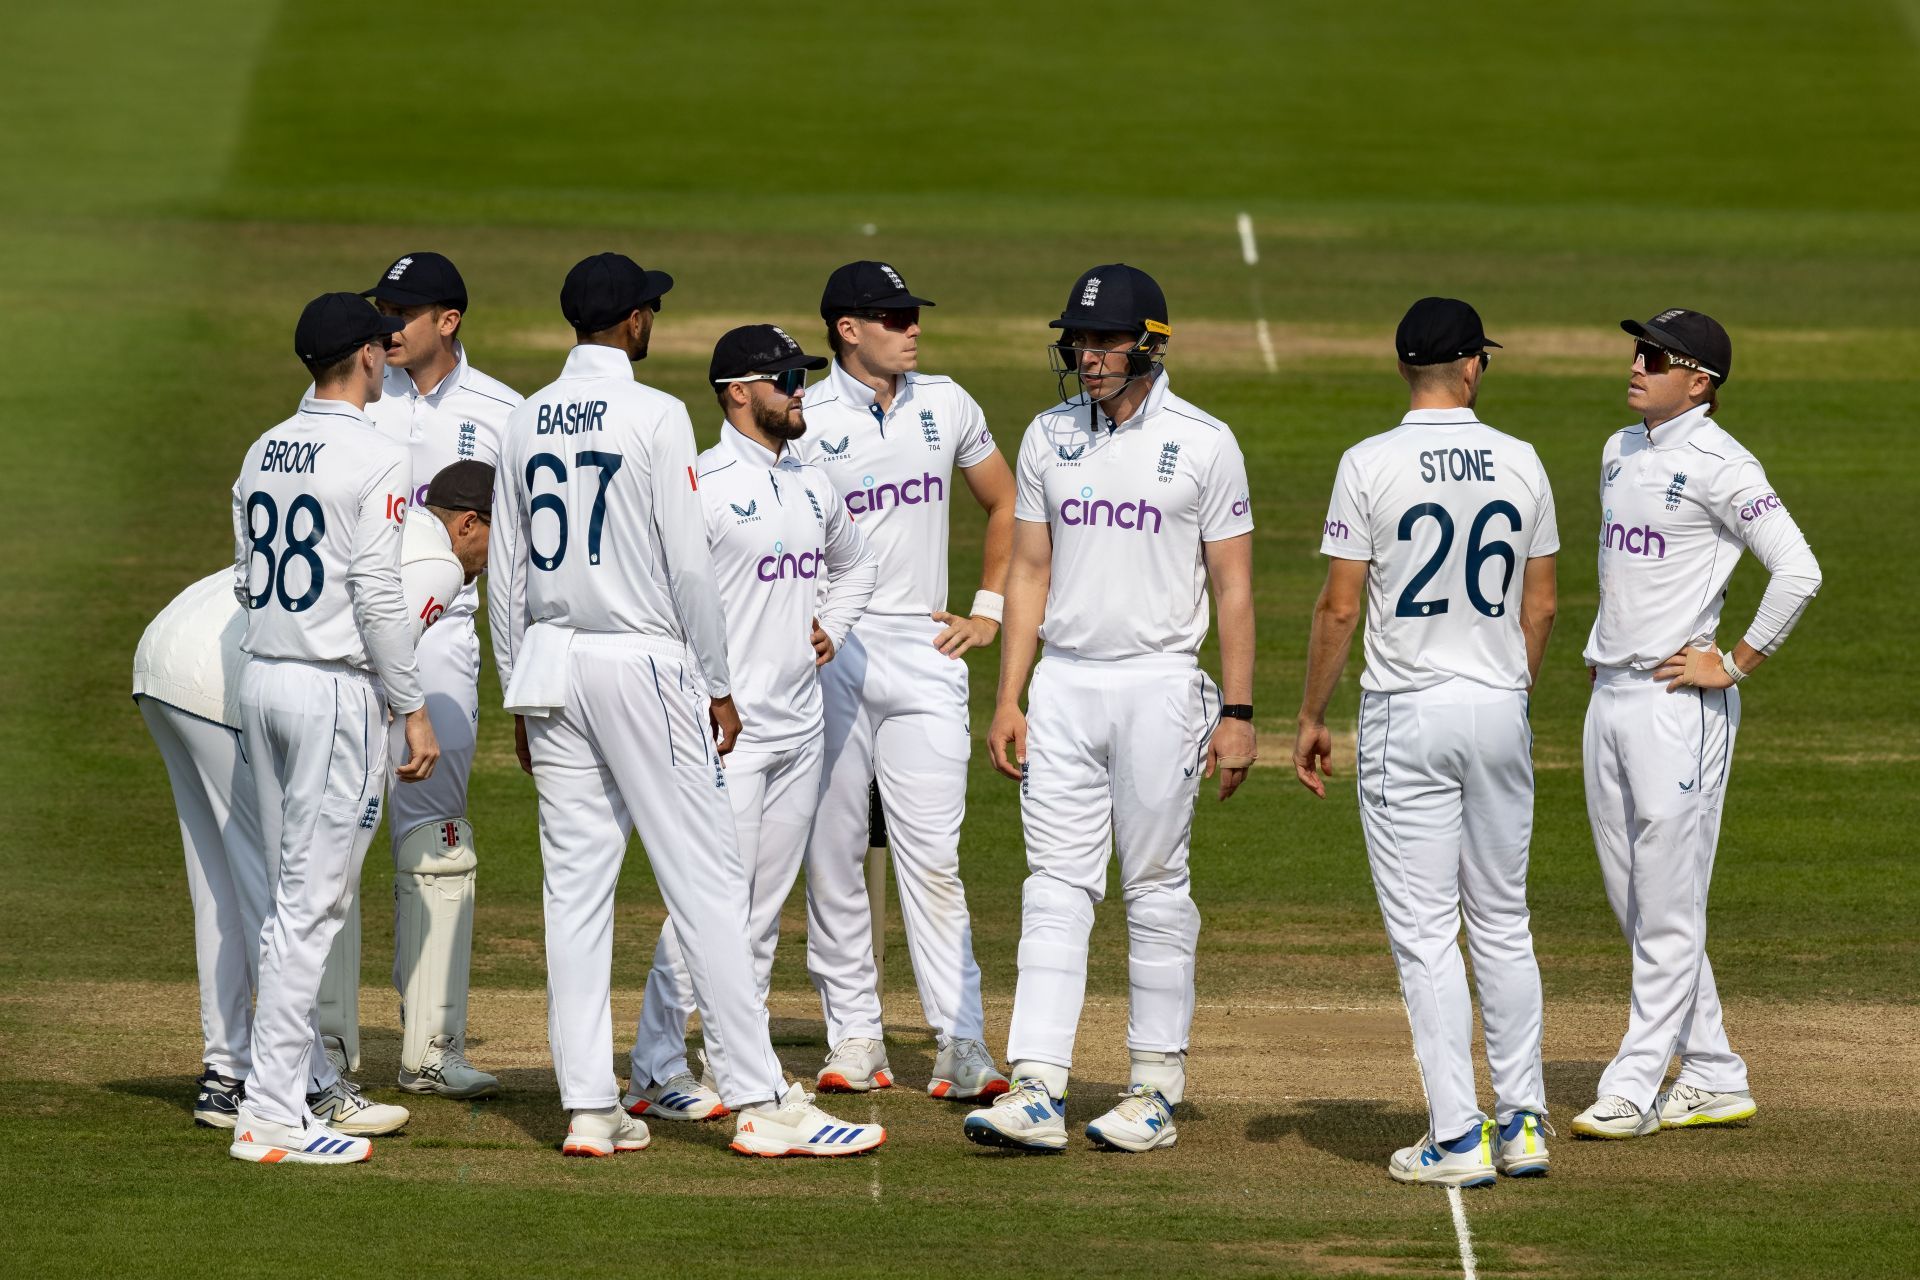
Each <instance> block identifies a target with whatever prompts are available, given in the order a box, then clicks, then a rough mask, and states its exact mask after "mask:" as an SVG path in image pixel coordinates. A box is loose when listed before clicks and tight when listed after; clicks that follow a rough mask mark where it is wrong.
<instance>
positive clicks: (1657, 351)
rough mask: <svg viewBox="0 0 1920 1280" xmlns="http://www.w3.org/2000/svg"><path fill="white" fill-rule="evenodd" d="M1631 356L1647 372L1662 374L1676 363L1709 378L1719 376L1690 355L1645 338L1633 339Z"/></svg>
mask: <svg viewBox="0 0 1920 1280" xmlns="http://www.w3.org/2000/svg"><path fill="white" fill-rule="evenodd" d="M1633 358H1634V359H1636V360H1638V361H1639V362H1640V363H1641V365H1642V366H1644V367H1645V369H1646V371H1647V372H1648V373H1649V374H1662V373H1665V372H1666V371H1667V370H1668V368H1670V367H1672V366H1675V365H1677V366H1679V367H1680V368H1682V369H1692V370H1693V371H1694V372H1696V373H1704V374H1706V375H1707V376H1708V377H1710V378H1717V377H1719V376H1720V375H1719V374H1718V373H1716V372H1715V371H1714V370H1712V369H1709V368H1707V366H1705V365H1704V364H1701V363H1700V362H1699V361H1698V360H1695V359H1694V358H1692V357H1691V356H1683V355H1681V354H1680V353H1679V352H1678V351H1669V350H1667V349H1666V348H1665V347H1660V346H1655V345H1654V344H1653V343H1651V342H1648V341H1647V340H1646V339H1645V338H1637V339H1635V340H1634V344H1633Z"/></svg>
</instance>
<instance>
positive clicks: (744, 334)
mask: <svg viewBox="0 0 1920 1280" xmlns="http://www.w3.org/2000/svg"><path fill="white" fill-rule="evenodd" d="M826 367H827V358H826V357H825V356H810V355H808V354H807V353H806V352H804V351H802V350H801V349H800V344H799V343H797V342H795V341H794V340H793V339H792V337H790V336H789V335H788V333H787V331H786V330H785V329H782V328H781V327H780V326H779V325H777V324H748V325H741V326H740V327H739V328H738V329H729V330H727V331H726V332H725V333H723V334H721V335H720V341H718V342H716V343H714V344H713V360H712V361H711V362H710V363H709V364H708V365H707V381H708V382H710V383H712V384H714V385H715V386H718V385H720V382H721V381H722V380H723V379H726V378H744V377H746V376H747V375H748V374H754V373H781V372H784V371H785V370H788V369H824V368H826Z"/></svg>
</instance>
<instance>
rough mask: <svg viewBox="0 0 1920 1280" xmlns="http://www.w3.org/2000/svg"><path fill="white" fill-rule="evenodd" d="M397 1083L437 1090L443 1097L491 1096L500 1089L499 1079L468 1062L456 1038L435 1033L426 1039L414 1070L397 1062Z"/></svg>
mask: <svg viewBox="0 0 1920 1280" xmlns="http://www.w3.org/2000/svg"><path fill="white" fill-rule="evenodd" d="M400 1087H401V1088H402V1089H405V1090H406V1091H407V1092H408V1093H437V1094H439V1095H440V1096H441V1097H443V1098H491V1097H493V1096H494V1095H495V1094H497V1093H499V1092H500V1081H499V1079H498V1077H496V1076H492V1075H489V1074H487V1073H486V1072H485V1071H482V1070H480V1069H479V1068H478V1067H476V1066H474V1065H473V1064H472V1063H471V1062H468V1061H467V1052H466V1050H465V1048H463V1047H462V1046H461V1044H460V1042H459V1041H458V1040H455V1039H454V1038H453V1037H452V1036H435V1037H434V1038H433V1039H431V1040H429V1041H428V1042H427V1052H426V1054H425V1056H423V1057H422V1058H421V1059H420V1069H419V1070H418V1071H409V1070H407V1069H406V1067H405V1066H404V1065H402V1066H401V1068H400Z"/></svg>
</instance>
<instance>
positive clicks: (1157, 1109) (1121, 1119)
mask: <svg viewBox="0 0 1920 1280" xmlns="http://www.w3.org/2000/svg"><path fill="white" fill-rule="evenodd" d="M1087 1137H1088V1138H1090V1139H1092V1140H1093V1144H1094V1145H1095V1146H1098V1147H1109V1148H1111V1149H1113V1150H1115V1151H1151V1150H1153V1149H1154V1148H1155V1147H1170V1146H1172V1145H1173V1144H1174V1143H1176V1142H1178V1141H1179V1140H1180V1131H1179V1130H1178V1129H1175V1128H1174V1127H1173V1104H1172V1103H1170V1102H1168V1101H1167V1100H1166V1098H1165V1096H1163V1095H1162V1094H1161V1092H1160V1091H1159V1090H1158V1089H1155V1088H1154V1087H1153V1086H1151V1085H1144V1084H1136V1085H1134V1086H1133V1087H1132V1088H1131V1089H1128V1090H1127V1091H1126V1092H1125V1093H1123V1094H1121V1095H1120V1104H1119V1105H1118V1106H1116V1107H1115V1108H1114V1109H1113V1110H1111V1111H1109V1112H1107V1114H1105V1115H1103V1116H1101V1117H1100V1118H1099V1119H1098V1120H1095V1121H1094V1122H1093V1123H1092V1124H1090V1125H1088V1126H1087Z"/></svg>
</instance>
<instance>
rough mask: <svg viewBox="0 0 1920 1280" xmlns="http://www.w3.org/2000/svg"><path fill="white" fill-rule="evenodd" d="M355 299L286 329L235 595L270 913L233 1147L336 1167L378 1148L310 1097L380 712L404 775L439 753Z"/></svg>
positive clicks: (373, 355)
mask: <svg viewBox="0 0 1920 1280" xmlns="http://www.w3.org/2000/svg"><path fill="white" fill-rule="evenodd" d="M399 327H400V326H399V324H398V322H396V321H395V320H393V319H392V318H391V317H388V316H383V315H380V314H379V313H378V312H376V311H375V310H374V309H373V308H372V307H371V306H369V305H368V304H367V303H366V301H365V300H364V299H361V298H358V297H355V296H354V295H353V294H350V293H332V294H326V295H323V296H322V297H319V298H316V299H314V300H313V301H312V302H310V303H308V304H307V307H306V310H305V311H304V312H302V313H301V316H300V323H299V325H298V326H297V327H296V328H295V330H294V351H295V352H296V353H297V354H298V355H299V357H300V359H301V361H302V362H303V363H304V364H305V365H306V366H307V370H308V372H310V373H311V374H312V375H313V386H314V389H313V394H312V395H309V396H307V397H304V398H303V399H302V400H301V402H300V411H299V412H298V413H296V414H295V415H294V416H293V417H291V418H289V419H288V420H287V421H285V422H283V423H281V424H280V425H279V426H276V427H274V428H272V429H271V430H269V431H268V432H267V433H266V434H265V435H263V436H261V437H260V438H259V439H258V440H257V441H255V442H254V444H253V446H252V447H251V448H249V449H248V450H247V453H246V458H245V460H244V461H243V462H242V463H241V466H240V475H239V478H238V479H237V480H236V481H235V482H234V486H233V531H234V591H235V594H236V595H237V596H238V597H239V598H240V599H241V601H242V603H244V604H245V605H246V606H247V610H248V613H247V628H246V636H245V639H244V640H243V641H242V644H243V647H244V648H245V649H246V651H247V653H248V654H249V655H250V657H249V659H248V661H247V665H246V671H245V672H244V674H243V675H242V676H241V680H240V721H241V740H242V744H243V747H244V750H245V754H246V758H247V760H248V761H249V763H250V766H251V771H252V775H253V783H254V794H255V796H256V797H257V800H258V812H259V816H260V826H261V837H262V847H263V848H264V849H265V850H266V855H267V884H268V887H269V891H270V893H271V895H272V907H271V910H270V912H269V914H268V917H267V920H266V923H265V925H264V927H263V928H262V930H261V933H260V968H259V996H258V999H257V1002H256V1006H255V1009H254V1017H253V1033H252V1040H251V1050H250V1051H251V1054H252V1059H253V1061H252V1074H251V1075H249V1076H248V1078H247V1082H246V1098H245V1100H244V1101H243V1102H242V1103H241V1104H240V1107H239V1110H238V1113H237V1114H236V1116H235V1121H234V1126H235V1134H234V1139H233V1144H232V1146H231V1147H229V1148H228V1150H229V1152H230V1153H231V1154H232V1155H233V1156H234V1157H235V1158H237V1159H241V1160H255V1161H260V1162H263V1163H269V1164H273V1163H279V1162H282V1161H291V1162H295V1163H305V1164H344V1163H347V1162H350V1161H359V1160H365V1159H367V1158H368V1157H369V1156H371V1155H372V1153H373V1145H372V1143H370V1142H369V1141H368V1140H367V1139H366V1138H364V1137H360V1136H352V1135H347V1134H343V1133H341V1132H339V1131H338V1130H336V1129H331V1128H328V1127H327V1126H326V1125H324V1124H322V1123H321V1122H320V1121H319V1120H318V1119H317V1118H316V1117H315V1115H314V1113H313V1111H312V1109H311V1108H310V1107H309V1105H308V1103H307V1087H306V1086H307V1082H308V1069H309V1065H310V1061H311V1056H312V1051H313V1043H314V1042H313V1025H312V1024H313V1018H314V1013H315V1008H316V1004H317V1001H318V997H319V991H320V970H321V966H322V965H323V964H324V963H325V961H326V957H327V949H328V947H329V946H330V945H331V944H332V942H333V935H334V933H335V932H337V931H338V930H339V928H340V922H341V919H342V917H343V916H344V914H345V909H346V903H347V898H348V894H349V890H350V886H351V885H352V884H353V883H354V881H355V879H356V878H357V877H358V876H359V874H360V863H361V859H362V858H363V857H365V855H366V851H367V845H368V844H369V843H370V842H371V841H372V839H373V831H374V828H375V827H376V826H378V825H379V822H380V792H381V788H382V786H383V785H384V783H385V748H386V740H385V736H384V735H385V732H386V721H387V713H388V710H389V708H391V710H392V713H393V714H394V715H396V716H403V717H405V718H406V728H405V735H406V743H407V748H408V757H407V760H406V761H405V763H403V764H402V765H401V766H400V767H399V769H398V770H397V775H398V777H399V778H400V779H401V781H403V782H412V781H415V780H418V779H423V778H426V777H428V776H430V775H431V774H432V772H433V765H434V761H435V760H436V759H437V758H438V756H439V746H438V744H437V743H436V742H435V741H434V736H433V725H432V722H431V721H429V720H428V718H427V712H426V699H425V697H424V696H423V695H422V694H421V691H420V679H419V673H418V671H417V670H416V668H415V666H414V659H413V633H412V630H411V628H410V626H409V623H408V619H407V605H406V598H405V596H404V594H403V593H402V591H401V586H400V544H401V536H400V530H401V523H402V521H403V520H404V519H405V516H406V510H407V500H408V497H409V496H410V495H411V494H412V492H413V478H412V467H411V465H410V463H409V461H408V458H407V454H406V451H405V450H404V449H402V448H401V447H400V446H399V445H396V444H393V443H391V442H389V441H387V440H384V439H382V438H381V436H380V435H379V433H378V432H376V431H375V430H374V429H373V423H372V422H371V421H370V420H369V419H368V417H367V415H366V412H365V409H366V405H367V404H368V402H370V401H373V400H377V399H379V398H380V383H381V374H382V370H383V369H384V368H385V344H386V340H387V337H388V335H390V334H392V333H394V332H395V331H397V330H398V329H399Z"/></svg>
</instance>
